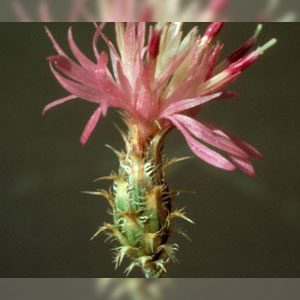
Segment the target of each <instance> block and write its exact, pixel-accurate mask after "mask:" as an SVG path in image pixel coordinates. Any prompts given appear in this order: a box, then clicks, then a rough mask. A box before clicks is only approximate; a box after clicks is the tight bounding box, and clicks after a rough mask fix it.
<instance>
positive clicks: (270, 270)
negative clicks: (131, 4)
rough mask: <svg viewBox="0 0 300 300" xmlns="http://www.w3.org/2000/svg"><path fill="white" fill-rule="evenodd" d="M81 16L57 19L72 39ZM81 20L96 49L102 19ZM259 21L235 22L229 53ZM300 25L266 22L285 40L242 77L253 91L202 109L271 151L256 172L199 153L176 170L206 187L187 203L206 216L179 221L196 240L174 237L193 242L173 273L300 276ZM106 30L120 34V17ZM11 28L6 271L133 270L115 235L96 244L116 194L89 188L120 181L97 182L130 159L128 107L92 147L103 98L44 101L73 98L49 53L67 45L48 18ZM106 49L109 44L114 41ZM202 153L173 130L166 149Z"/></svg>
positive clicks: (267, 29) (0, 256) (6, 56)
mask: <svg viewBox="0 0 300 300" xmlns="http://www.w3.org/2000/svg"><path fill="white" fill-rule="evenodd" d="M69 25H70V24H67V23H60V24H48V26H49V28H50V29H51V30H52V32H53V34H54V35H55V36H56V37H57V40H58V41H59V43H60V44H61V45H62V46H63V47H64V48H67V43H66V33H67V28H68V26H69ZM192 25H193V24H186V25H185V30H188V29H189V27H191V26H192ZM205 26H206V25H205V24H204V25H201V28H202V29H203V30H204V29H205ZM73 27H74V28H73V31H74V36H75V39H76V41H78V44H79V45H80V47H81V48H82V49H83V50H84V51H85V52H86V53H87V54H89V55H90V56H92V50H91V39H92V36H93V33H94V28H93V25H92V24H86V23H85V24H74V26H73ZM255 27H256V25H255V24H253V23H231V24H226V26H225V27H224V29H223V31H222V32H221V34H220V39H221V40H222V41H224V42H225V48H224V50H223V52H224V55H226V54H228V53H230V52H231V51H232V50H234V49H235V48H236V47H237V46H238V45H240V44H241V43H242V42H244V41H245V40H246V39H247V38H248V37H249V36H250V35H252V33H253V31H254V29H255ZM299 30H300V24H296V23H294V24H292V23H287V24H279V23H269V24H265V26H264V30H263V32H262V34H261V37H260V40H259V44H262V43H264V42H266V41H267V40H269V39H270V38H272V37H276V38H278V40H279V43H278V45H277V46H276V47H274V48H272V49H270V50H269V51H268V52H267V53H266V54H265V55H264V56H263V57H262V58H261V59H260V60H259V61H258V62H257V63H256V64H255V65H254V66H251V67H250V68H249V69H248V70H247V71H245V72H244V73H243V75H242V76H241V77H240V78H239V79H238V80H237V81H236V82H235V83H234V84H232V86H231V87H230V89H231V90H236V91H238V92H240V93H241V97H240V98H237V99H230V100H227V101H224V102H222V103H214V104H211V105H209V106H207V107H206V108H205V109H204V110H203V111H202V112H201V113H200V114H199V118H203V119H206V120H209V121H212V122H213V123H216V124H218V125H220V126H221V127H223V128H226V129H228V130H231V131H232V132H234V133H236V134H237V135H239V136H241V137H242V138H243V139H245V140H246V141H248V142H250V143H252V144H253V145H255V146H256V147H257V148H258V149H259V150H260V151H261V152H262V153H263V154H264V157H265V159H264V160H263V161H258V162H255V167H256V170H257V178H255V179H253V178H250V177H247V176H246V175H244V174H243V173H241V172H239V171H237V172H233V173H228V172H226V171H222V170H219V169H216V168H214V167H212V166H209V165H207V164H205V163H204V162H202V161H201V160H199V159H197V158H193V159H191V160H189V161H185V162H182V163H180V164H178V165H176V166H175V167H173V169H171V171H170V174H169V183H170V185H171V186H172V187H176V188H180V189H184V190H194V191H196V194H195V195H191V194H185V195H182V196H180V197H179V198H178V199H177V200H176V204H177V205H178V206H179V207H181V206H185V207H187V213H188V216H189V217H191V218H192V219H193V220H194V221H195V222H196V224H195V225H191V224H186V223H184V222H179V223H178V224H179V226H180V227H182V228H184V229H185V230H187V232H188V234H189V235H190V237H191V239H192V242H188V241H186V240H185V239H184V238H181V237H176V238H174V239H173V241H174V242H177V243H179V244H180V246H181V249H180V252H179V253H178V258H179V260H180V263H179V264H172V265H171V266H170V267H169V272H168V276H170V277H298V276H300V257H299V256H300V255H299V253H300V238H299V233H300V200H299V195H300V184H299V163H300V159H299V129H300V122H299V109H300V101H299V99H298V86H299V51H300V44H299V42H300V40H299ZM106 32H107V34H108V35H109V36H110V37H113V26H112V24H109V25H108V27H107V29H106ZM0 36H1V42H2V43H1V48H0V65H1V98H2V99H1V112H0V113H1V118H0V120H1V148H0V151H1V155H0V157H1V201H0V222H1V226H0V242H1V247H0V275H1V277H118V276H123V273H122V272H123V270H124V268H125V266H126V263H127V262H126V263H125V264H124V265H122V266H121V268H120V269H118V270H117V271H114V267H113V265H112V263H111V260H112V252H111V251H110V249H111V248H112V245H111V244H109V243H104V237H103V236H101V237H99V238H98V239H96V240H95V241H93V242H90V241H89V238H90V236H91V235H92V234H93V233H94V232H95V230H96V228H97V226H98V225H100V224H102V223H103V222H104V221H109V220H110V216H109V215H107V213H106V211H107V209H108V205H107V203H106V202H105V200H103V199H98V198H95V197H92V196H87V195H83V194H81V193H80V191H83V190H94V189H96V188H99V187H108V186H109V184H106V183H101V182H100V183H93V179H95V178H97V177H99V176H103V175H107V174H109V173H110V172H111V171H112V170H117V168H118V162H117V159H116V157H115V156H114V154H113V153H112V152H111V151H110V150H109V149H107V148H106V147H105V144H109V145H112V146H113V147H115V148H122V146H123V145H122V141H121V138H120V136H119V134H118V132H117V130H116V129H115V127H114V125H113V123H114V122H117V123H119V124H121V123H120V121H119V116H118V114H117V113H116V112H113V111H112V110H110V111H109V114H108V116H107V117H106V118H103V119H102V120H101V122H100V124H99V126H98V127H97V128H96V130H95V132H94V134H93V136H92V138H91V140H90V141H89V142H88V144H87V145H86V147H82V146H81V145H80V143H79V137H80V134H81V132H82V130H83V128H84V126H85V124H86V122H87V120H88V118H89V117H90V115H91V113H92V112H93V110H94V108H95V107H94V105H93V104H91V103H88V102H85V101H82V100H75V101H73V102H72V103H68V104H65V105H62V106H61V107H57V108H55V109H53V110H52V111H50V112H49V113H48V114H47V115H46V116H44V117H43V116H42V115H41V110H42V108H43V107H44V105H46V104H47V103H48V102H50V101H52V100H54V99H56V98H59V97H62V96H65V95H67V93H66V92H65V91H64V90H63V88H62V87H60V85H59V84H58V83H57V82H56V80H55V78H54V77H53V76H52V74H51V72H50V71H49V67H48V64H47V62H46V60H45V57H47V56H48V55H51V54H55V52H54V50H53V48H52V46H51V43H50V42H49V40H48V38H47V36H46V34H45V33H44V30H43V24H39V23H36V24H21V23H18V24H17V23H14V24H13V23H12V24H8V23H2V24H1V26H0ZM99 48H100V49H101V48H102V49H105V46H104V44H103V43H102V42H101V43H99ZM191 154H192V153H191V151H190V150H189V148H188V146H187V145H186V143H185V142H184V139H183V137H182V136H181V135H180V134H179V133H177V132H173V133H171V134H170V136H169V138H168V140H167V144H166V155H167V156H168V157H173V156H185V155H191ZM139 275H140V273H139V272H133V273H132V276H139Z"/></svg>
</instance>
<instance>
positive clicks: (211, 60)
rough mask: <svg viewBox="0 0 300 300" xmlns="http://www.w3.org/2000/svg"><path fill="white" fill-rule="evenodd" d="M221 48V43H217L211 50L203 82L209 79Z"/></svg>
mask: <svg viewBox="0 0 300 300" xmlns="http://www.w3.org/2000/svg"><path fill="white" fill-rule="evenodd" d="M222 48H223V45H221V43H220V42H219V41H218V42H217V45H216V46H215V47H214V48H213V51H212V53H211V55H210V58H209V64H208V71H207V74H206V76H205V81H206V80H208V79H209V78H210V77H211V75H212V74H213V71H214V68H215V66H216V64H217V60H218V59H219V56H220V52H221V50H222Z"/></svg>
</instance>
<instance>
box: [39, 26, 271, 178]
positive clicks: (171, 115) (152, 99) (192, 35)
mask: <svg viewBox="0 0 300 300" xmlns="http://www.w3.org/2000/svg"><path fill="white" fill-rule="evenodd" d="M182 25H183V24H182V23H181V22H172V23H158V24H156V25H155V26H150V28H149V36H148V40H146V36H147V34H146V23H143V22H140V23H127V24H124V23H116V24H115V26H116V38H117V46H116V47H115V46H114V45H113V43H112V42H111V41H110V40H109V39H108V38H107V37H106V36H105V34H104V32H103V29H104V24H101V25H100V26H97V28H96V32H95V35H94V39H93V50H94V54H95V58H96V61H95V62H93V61H91V60H90V59H89V58H87V56H86V55H85V54H83V53H82V51H81V50H80V49H79V48H78V47H77V45H76V43H75V41H74V39H73V35H72V29H71V28H70V29H69V33H68V41H69V45H70V48H71V51H72V53H73V55H74V56H75V58H76V59H77V61H78V62H75V61H73V60H72V59H71V58H70V57H69V56H68V55H67V54H66V53H65V52H64V51H63V50H62V49H61V48H60V46H59V45H58V44H57V42H56V41H55V39H54V38H53V36H52V34H51V33H50V31H49V30H48V29H47V33H48V35H49V37H50V39H51V40H52V43H53V45H54V48H55V49H56V52H57V55H55V56H50V57H49V58H48V61H49V64H50V68H51V71H52V72H53V74H54V76H55V77H56V78H57V80H58V81H59V82H60V84H61V85H62V86H63V87H64V88H65V89H66V90H67V91H68V92H69V93H70V95H69V96H67V97H65V98H62V99H59V100H56V101H54V102H52V103H50V104H48V105H47V106H46V107H45V109H44V112H46V111H47V110H49V109H50V108H52V107H54V106H57V105H59V104H62V103H64V102H67V101H70V100H73V99H75V98H82V99H84V100H87V101H89V102H93V103H95V104H96V109H95V112H94V113H93V115H92V116H91V118H90V120H89V121H88V123H87V125H86V127H85V129H84V132H83V134H82V137H81V143H82V144H83V145H84V144H85V143H86V142H87V140H88V138H89V137H90V135H91V133H92V132H93V130H94V128H95V126H96V124H97V123H98V121H99V119H100V117H101V116H105V115H106V113H107V110H108V108H110V107H115V108H118V109H120V110H121V111H123V112H124V113H125V114H126V116H127V120H128V123H129V124H130V125H129V126H132V127H134V128H136V129H137V131H138V136H139V142H140V143H143V141H146V140H147V139H148V138H149V137H150V136H153V135H155V134H156V133H157V132H159V131H161V130H165V129H168V128H170V129H171V128H177V129H178V130H179V131H180V132H181V133H182V135H183V136H184V138H185V140H186V142H187V144H188V145H189V147H190V149H191V150H192V151H193V152H194V153H195V154H196V155H197V156H198V157H200V158H201V159H203V160H204V161H206V162H208V163H210V164H212V165H214V166H216V167H219V168H222V169H225V170H234V169H235V168H236V167H239V168H240V169H241V170H242V171H244V172H245V173H247V174H249V175H252V176H253V175H255V172H254V169H253V166H252V164H251V160H252V159H253V158H261V157H262V156H261V154H260V153H259V152H258V151H257V150H256V149H255V148H254V147H252V146H250V145H249V144H247V143H245V142H243V141H241V140H240V139H239V138H237V137H236V136H234V135H233V134H231V133H228V132H226V131H224V130H222V129H220V128H218V127H216V126H215V125H212V124H208V123H207V122H204V121H197V120H196V119H195V117H196V114H197V113H198V111H199V109H200V108H202V107H204V106H205V105H206V104H208V103H210V102H212V101H216V100H218V101H220V100H223V99H226V98H228V97H232V96H236V94H235V93H233V92H226V91H224V90H223V89H224V88H225V87H226V86H227V85H229V84H230V83H231V82H233V81H234V80H235V79H236V78H237V77H239V75H240V74H241V73H242V71H243V70H244V69H246V68H247V67H248V66H249V65H251V64H252V63H253V62H254V61H256V60H257V59H258V58H259V57H260V56H261V55H262V54H263V53H264V51H265V50H267V49H268V48H269V47H271V46H272V45H274V44H275V43H276V40H275V39H272V40H271V41H269V42H268V43H266V44H265V45H264V46H262V47H258V48H257V49H256V50H253V51H251V52H250V49H251V48H252V47H253V46H254V44H255V42H256V39H257V37H258V34H259V33H260V31H261V29H262V25H258V27H257V30H256V31H255V33H254V35H253V36H252V37H251V38H250V39H249V40H247V41H246V42H245V44H244V45H242V46H241V47H240V48H239V49H237V50H236V51H235V52H234V53H232V54H231V55H229V56H228V58H227V59H225V60H224V61H222V62H220V63H217V62H218V58H219V55H220V52H221V50H222V48H223V44H222V43H221V42H219V41H217V42H216V43H213V41H214V39H215V37H216V36H217V35H218V33H219V32H220V30H221V29H222V27H223V25H224V23H222V22H215V23H211V24H210V25H209V26H208V28H207V29H206V31H205V32H204V34H203V35H200V34H199V29H198V27H197V26H196V27H194V28H193V29H192V30H191V31H190V32H189V33H188V34H187V35H186V36H185V37H183V31H182ZM100 36H101V37H102V38H103V40H104V41H105V42H106V43H107V45H108V48H109V54H110V60H111V63H112V72H111V71H110V69H109V67H108V61H109V57H108V54H107V53H106V52H102V53H99V51H98V49H97V42H98V39H99V37H100ZM203 142H204V143H206V144H209V145H211V146H213V147H215V148H217V149H220V150H222V151H224V152H225V154H226V157H225V156H223V155H221V154H219V153H217V152H216V151H215V150H212V149H210V148H208V147H207V146H205V145H204V144H203Z"/></svg>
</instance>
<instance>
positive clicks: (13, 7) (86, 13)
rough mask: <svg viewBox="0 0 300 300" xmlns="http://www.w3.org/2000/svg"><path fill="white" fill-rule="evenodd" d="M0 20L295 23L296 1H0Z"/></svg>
mask: <svg viewBox="0 0 300 300" xmlns="http://www.w3.org/2000/svg"><path fill="white" fill-rule="evenodd" d="M0 7H1V10H0V21H2V22H3V21H4V22H8V21H23V20H26V21H28V20H31V21H91V20H94V21H95V20H97V21H99V20H101V21H140V20H141V19H143V21H214V20H220V19H221V20H227V21H228V20H230V21H257V20H258V19H259V20H265V21H296V20H298V15H299V7H300V4H299V1H297V0H251V1H249V0H164V1H161V0H2V1H1V6H0Z"/></svg>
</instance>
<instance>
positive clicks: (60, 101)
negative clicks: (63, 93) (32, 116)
mask: <svg viewBox="0 0 300 300" xmlns="http://www.w3.org/2000/svg"><path fill="white" fill-rule="evenodd" d="M76 98H78V97H77V96H75V95H71V96H67V97H64V98H61V99H58V100H55V101H53V102H51V103H49V104H47V105H46V106H45V108H44V109H43V112H42V114H43V115H44V114H45V113H46V112H47V111H48V110H49V109H51V108H53V107H55V106H57V105H60V104H63V103H65V102H68V101H70V100H73V99H76Z"/></svg>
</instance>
